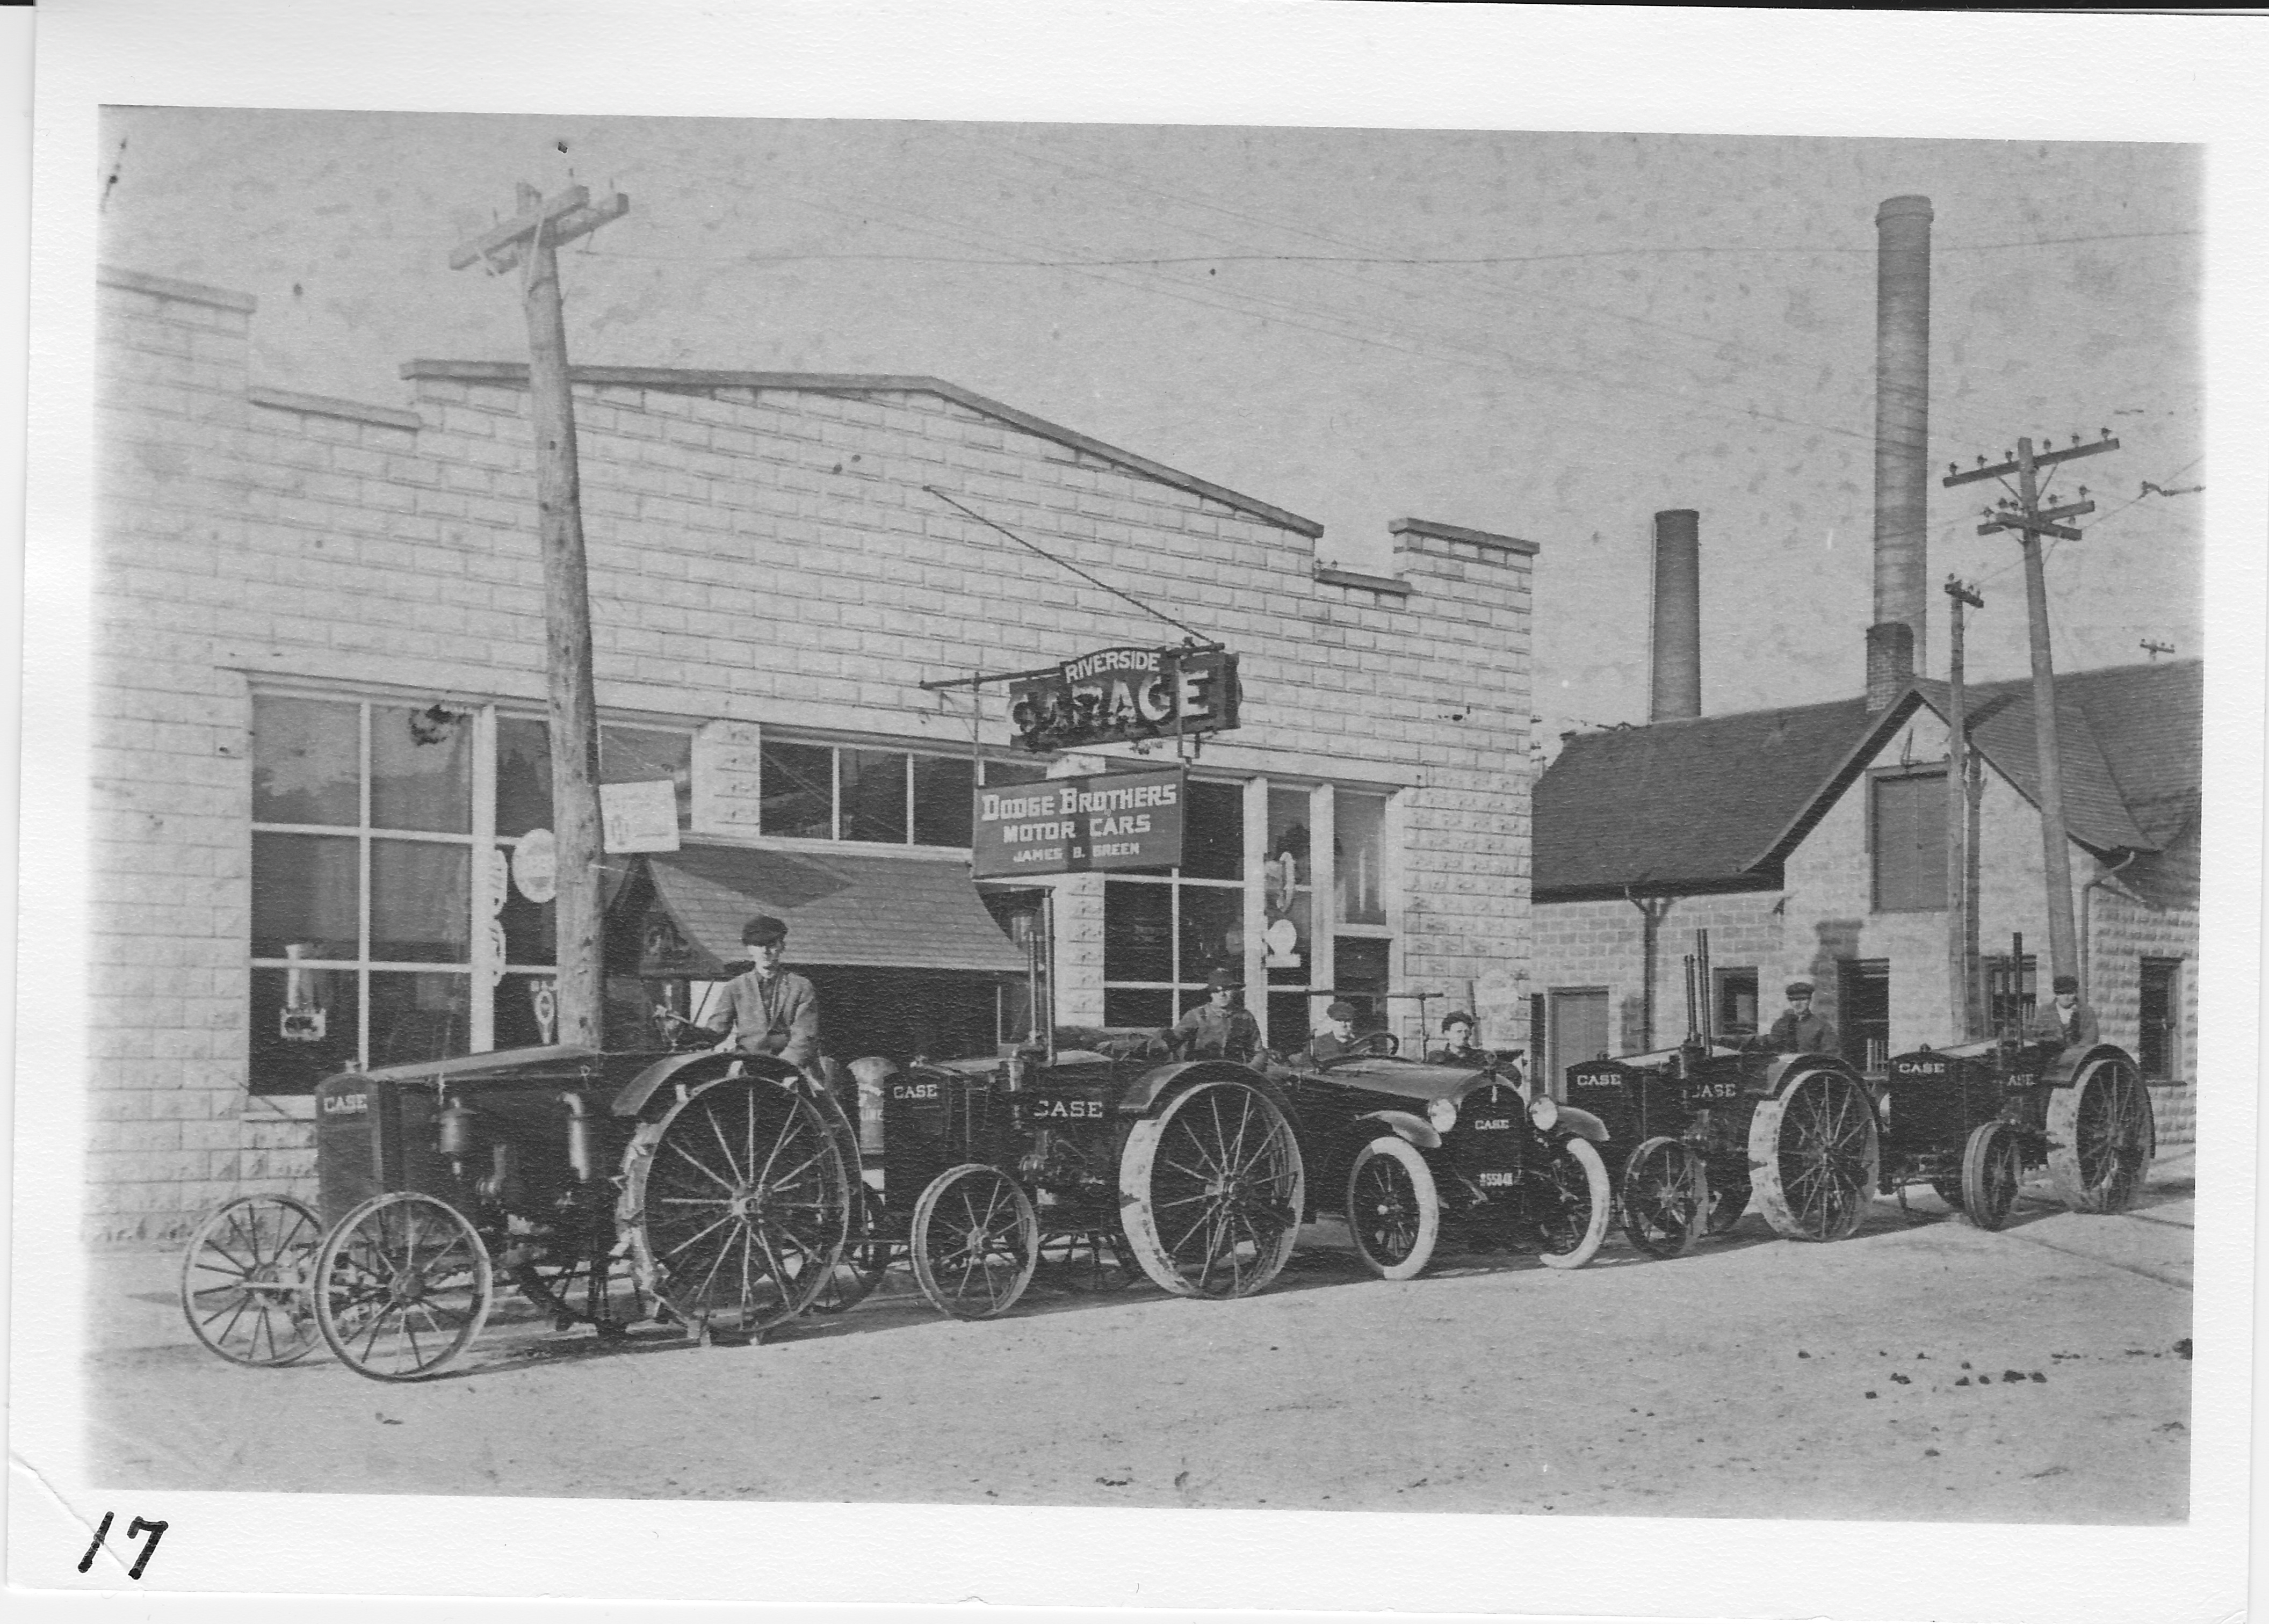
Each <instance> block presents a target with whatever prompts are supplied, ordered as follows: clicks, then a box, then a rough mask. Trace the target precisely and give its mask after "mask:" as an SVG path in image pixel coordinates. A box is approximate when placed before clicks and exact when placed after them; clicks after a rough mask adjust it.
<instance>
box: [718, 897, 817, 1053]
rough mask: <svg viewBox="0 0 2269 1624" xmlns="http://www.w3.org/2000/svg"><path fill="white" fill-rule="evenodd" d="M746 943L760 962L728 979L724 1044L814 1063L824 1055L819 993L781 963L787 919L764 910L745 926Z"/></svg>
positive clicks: (743, 1049)
mask: <svg viewBox="0 0 2269 1624" xmlns="http://www.w3.org/2000/svg"><path fill="white" fill-rule="evenodd" d="M741 943H742V945H743V947H745V948H747V949H749V956H750V958H752V959H753V960H755V961H756V962H755V964H754V967H753V968H751V969H750V971H748V972H747V973H746V974H745V975H739V976H735V977H734V978H732V979H731V980H730V981H728V982H727V983H726V984H725V994H724V1010H725V1020H726V1027H727V1030H726V1035H725V1039H724V1041H723V1042H722V1043H721V1044H719V1045H717V1046H718V1048H720V1049H727V1050H733V1051H736V1052H739V1053H742V1054H776V1055H778V1056H780V1059H783V1060H786V1061H787V1063H788V1064H789V1065H790V1066H794V1067H798V1068H808V1067H810V1066H811V1065H812V1064H813V1062H815V1061H816V1060H817V1059H819V994H818V993H817V991H815V990H814V989H813V987H812V985H811V983H810V982H809V981H807V980H805V979H804V978H802V976H799V975H797V974H796V973H795V971H792V970H784V969H782V968H781V967H780V961H781V959H782V958H784V957H785V956H787V925H786V924H784V923H783V922H781V921H780V920H779V919H774V918H772V915H770V914H768V913H759V914H758V915H757V917H756V918H754V919H750V921H749V922H748V923H747V924H746V925H744V926H742V927H741Z"/></svg>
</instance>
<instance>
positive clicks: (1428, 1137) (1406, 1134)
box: [1356, 1111, 1442, 1150]
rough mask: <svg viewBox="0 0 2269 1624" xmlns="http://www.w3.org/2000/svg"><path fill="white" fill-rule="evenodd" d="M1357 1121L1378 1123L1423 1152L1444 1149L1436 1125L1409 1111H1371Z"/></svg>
mask: <svg viewBox="0 0 2269 1624" xmlns="http://www.w3.org/2000/svg"><path fill="white" fill-rule="evenodd" d="M1356 1121H1357V1122H1376V1123H1378V1125H1379V1126H1381V1127H1383V1128H1385V1129H1386V1131H1387V1132H1388V1133H1393V1134H1394V1135H1396V1136H1397V1137H1398V1138H1401V1139H1406V1140H1409V1141H1410V1143H1412V1144H1414V1145H1415V1146H1417V1147H1418V1148H1419V1149H1421V1150H1439V1149H1440V1148H1442V1136H1441V1135H1440V1134H1439V1133H1436V1132H1435V1131H1434V1125H1433V1124H1432V1123H1430V1122H1428V1121H1427V1120H1426V1119H1425V1118H1423V1117H1415V1116H1413V1115H1411V1114H1410V1112H1408V1111H1365V1112H1364V1114H1363V1115H1362V1116H1360V1117H1357V1118H1356Z"/></svg>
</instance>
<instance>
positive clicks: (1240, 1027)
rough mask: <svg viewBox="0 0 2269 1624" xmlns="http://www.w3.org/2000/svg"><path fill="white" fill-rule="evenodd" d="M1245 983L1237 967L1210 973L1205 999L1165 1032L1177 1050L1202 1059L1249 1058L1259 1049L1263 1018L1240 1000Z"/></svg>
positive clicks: (1179, 1052) (1188, 1010) (1184, 1013)
mask: <svg viewBox="0 0 2269 1624" xmlns="http://www.w3.org/2000/svg"><path fill="white" fill-rule="evenodd" d="M1244 986H1245V978H1244V977H1243V976H1240V975H1238V973H1237V971H1234V970H1229V969H1225V968H1224V969H1221V970H1216V971H1214V972H1213V974H1212V975H1210V976H1208V977H1207V978H1206V993H1207V999H1206V1001H1205V1002H1204V1003H1202V1004H1200V1005H1198V1006H1197V1007H1196V1008H1194V1009H1187V1010H1185V1011H1184V1012H1183V1013H1182V1018H1181V1019H1180V1020H1179V1021H1177V1022H1174V1025H1173V1030H1171V1031H1170V1032H1169V1033H1167V1035H1166V1041H1167V1042H1168V1043H1169V1044H1170V1045H1172V1046H1173V1049H1174V1051H1175V1052H1176V1053H1178V1054H1186V1055H1188V1056H1189V1057H1190V1058H1191V1059H1200V1060H1221V1059H1229V1060H1249V1059H1252V1058H1253V1056H1254V1055H1255V1054H1256V1053H1258V1052H1260V1022H1258V1021H1256V1020H1254V1019H1253V1015H1252V1012H1251V1011H1250V1010H1246V1009H1244V1008H1239V1007H1238V1002H1237V995H1238V993H1239V992H1240V991H1242V990H1243V988H1244Z"/></svg>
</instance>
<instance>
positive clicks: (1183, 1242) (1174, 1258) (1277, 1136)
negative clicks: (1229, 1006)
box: [1119, 1077, 1305, 1297]
mask: <svg viewBox="0 0 2269 1624" xmlns="http://www.w3.org/2000/svg"><path fill="white" fill-rule="evenodd" d="M1304 1178H1305V1173H1304V1169H1303V1167H1302V1165H1301V1161H1300V1145H1299V1141H1298V1140H1297V1139H1296V1138H1294V1137H1293V1133H1292V1125H1291V1123H1290V1121H1288V1120H1286V1118H1285V1116H1284V1113H1283V1112H1282V1111H1280V1110H1278V1109H1277V1107H1276V1103H1275V1101H1274V1100H1272V1099H1270V1098H1269V1097H1268V1096H1267V1095H1266V1094H1264V1093H1262V1092H1261V1091H1260V1089H1258V1088H1256V1087H1255V1086H1253V1084H1252V1083H1250V1082H1245V1081H1241V1080H1239V1079H1238V1078H1234V1077H1216V1078H1211V1079H1208V1080H1207V1081H1201V1082H1198V1083H1194V1084H1192V1085H1191V1086H1190V1087H1188V1088H1186V1089H1182V1090H1181V1091H1180V1092H1179V1093H1178V1094H1175V1095H1173V1096H1171V1097H1170V1098H1169V1099H1168V1100H1167V1101H1166V1102H1165V1104H1164V1105H1163V1106H1162V1107H1160V1108H1159V1110H1158V1111H1157V1114H1156V1115H1154V1116H1149V1117H1145V1118H1142V1120H1141V1121H1139V1122H1137V1123H1136V1124H1135V1126H1134V1127H1133V1129H1132V1130H1131V1131H1130V1132H1129V1133H1128V1134H1127V1148H1126V1150H1125V1152H1124V1153H1123V1154H1122V1155H1121V1156H1120V1163H1119V1195H1120V1213H1121V1214H1122V1216H1123V1218H1124V1220H1125V1222H1126V1228H1127V1240H1128V1242H1129V1243H1130V1244H1132V1245H1133V1247H1134V1249H1135V1261H1136V1262H1138V1263H1140V1264H1141V1265H1142V1272H1143V1273H1145V1274H1147V1275H1149V1277H1150V1279H1151V1281H1152V1282H1153V1283H1155V1284H1156V1285H1157V1286H1158V1287H1159V1288H1161V1289H1162V1290H1165V1291H1170V1292H1172V1293H1173V1294H1174V1295H1175V1296H1182V1297H1242V1296H1250V1295H1251V1294H1253V1292H1256V1291H1259V1290H1260V1289H1261V1288H1263V1287H1265V1286H1267V1285H1268V1282H1269V1281H1273V1280H1275V1278H1276V1276H1277V1274H1278V1273H1279V1272H1280V1271H1282V1268H1283V1267H1284V1265H1285V1263H1286V1262H1287V1261H1289V1260H1290V1258H1291V1256H1292V1244H1293V1242H1294V1240H1295V1239H1296V1238H1297V1235H1298V1232H1299V1228H1300V1212H1301V1204H1302V1200H1303V1198H1304V1195H1305V1185H1304Z"/></svg>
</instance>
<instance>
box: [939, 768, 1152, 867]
mask: <svg viewBox="0 0 2269 1624" xmlns="http://www.w3.org/2000/svg"><path fill="white" fill-rule="evenodd" d="M1187 788H1188V775H1187V774H1186V772H1185V771H1184V770H1183V769H1182V768H1180V767H1159V768H1156V769H1148V770H1145V771H1138V772H1098V773H1093V774H1090V775H1089V776H1087V777H1085V778H1076V779H1045V780H1043V781H1042V782H1040V783H1038V784H1015V785H1008V784H1004V785H1002V786H1001V787H1000V788H998V789H979V790H978V791H977V793H976V831H975V832H976V838H975V840H974V842H973V847H974V852H975V856H976V860H977V862H976V875H977V878H979V879H980V880H993V879H1003V878H1006V877H1008V876H1010V875H1020V874H1083V873H1085V872H1087V871H1088V870H1090V869H1098V868H1165V867H1173V866H1175V865H1176V864H1179V862H1180V861H1181V860H1182V808H1183V806H1184V804H1185V803H1186V801H1187V800H1188V794H1187Z"/></svg>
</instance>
